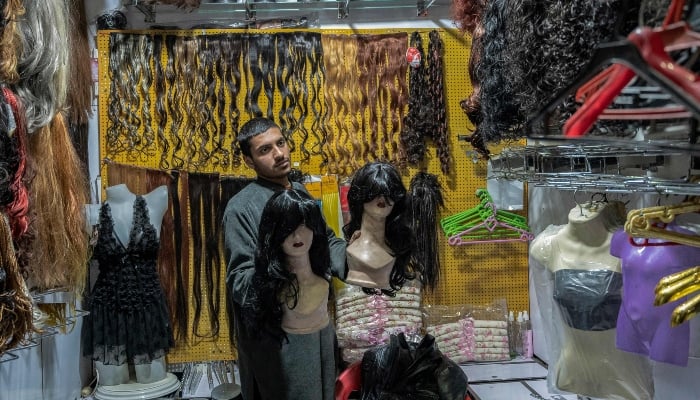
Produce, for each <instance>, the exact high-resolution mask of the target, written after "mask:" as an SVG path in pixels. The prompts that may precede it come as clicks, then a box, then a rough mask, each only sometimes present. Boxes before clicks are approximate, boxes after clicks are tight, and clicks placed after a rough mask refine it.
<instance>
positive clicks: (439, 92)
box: [428, 30, 452, 175]
mask: <svg viewBox="0 0 700 400" xmlns="http://www.w3.org/2000/svg"><path fill="white" fill-rule="evenodd" d="M429 38H430V42H429V43H428V57H429V61H430V62H429V63H428V90H429V91H430V97H431V99H432V103H433V115H434V120H435V125H434V129H433V135H432V137H433V142H435V144H436V146H437V151H436V153H437V156H438V158H439V159H440V169H441V170H442V173H443V174H445V175H447V174H449V173H450V164H451V163H452V157H451V154H450V141H449V137H448V135H449V132H448V130H447V128H448V126H447V108H446V105H445V87H444V76H443V74H444V71H443V67H442V57H443V43H442V39H441V38H440V33H438V31H436V30H433V31H430V34H429Z"/></svg>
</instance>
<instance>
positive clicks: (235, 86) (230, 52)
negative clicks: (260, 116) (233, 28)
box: [220, 34, 244, 168]
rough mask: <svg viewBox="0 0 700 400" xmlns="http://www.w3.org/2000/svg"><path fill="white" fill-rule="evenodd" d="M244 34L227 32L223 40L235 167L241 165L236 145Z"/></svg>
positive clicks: (225, 80) (223, 57) (228, 113)
mask: <svg viewBox="0 0 700 400" xmlns="http://www.w3.org/2000/svg"><path fill="white" fill-rule="evenodd" d="M243 37H244V36H243V35H240V34H227V35H225V36H224V37H223V38H222V40H221V53H222V60H223V61H224V62H223V63H220V64H225V67H226V70H225V72H224V74H223V81H222V82H224V83H225V85H226V90H227V91H228V95H229V99H230V100H229V105H228V111H227V118H225V119H228V120H230V121H231V137H232V139H231V160H232V165H233V167H234V168H239V167H240V166H241V161H242V157H241V150H240V149H239V148H238V146H236V139H235V138H236V136H238V125H239V120H240V116H241V111H240V108H239V106H238V98H239V96H238V95H239V92H240V90H241V68H242V67H241V54H242V51H243V40H242V38H243Z"/></svg>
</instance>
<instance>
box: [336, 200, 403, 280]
mask: <svg viewBox="0 0 700 400" xmlns="http://www.w3.org/2000/svg"><path fill="white" fill-rule="evenodd" d="M385 223H386V218H382V217H376V216H374V215H371V214H369V213H365V214H364V215H363V216H362V224H361V225H360V230H359V231H357V232H356V233H355V234H353V237H352V239H351V241H350V244H348V246H347V248H346V250H345V251H346V253H345V256H346V260H347V264H348V276H347V278H346V280H345V281H346V282H347V283H350V284H353V285H358V286H362V287H368V288H379V289H388V288H389V287H390V286H389V276H390V274H391V270H392V268H393V267H394V262H395V261H396V258H395V257H394V256H393V254H392V253H391V249H390V248H389V246H388V245H387V244H386V241H385V235H384V229H385Z"/></svg>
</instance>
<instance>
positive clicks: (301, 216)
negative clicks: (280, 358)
mask: <svg viewBox="0 0 700 400" xmlns="http://www.w3.org/2000/svg"><path fill="white" fill-rule="evenodd" d="M290 237H291V238H290ZM298 243H303V245H302V246H298V245H297V246H295V244H298ZM302 249H307V252H308V255H309V261H310V264H311V270H312V271H313V273H314V274H315V275H317V276H320V277H323V278H324V279H330V272H329V268H330V250H329V247H328V237H327V236H326V225H325V222H324V221H323V218H322V215H321V209H320V207H319V206H318V204H317V202H316V200H314V199H313V198H312V197H311V196H310V195H309V194H307V193H305V192H303V191H299V190H295V189H288V190H282V191H280V192H277V193H275V194H274V195H273V196H272V197H271V198H270V200H269V201H268V202H267V204H266V205H265V208H264V209H263V213H262V216H261V218H260V228H259V234H258V247H257V249H256V252H255V275H254V277H253V291H254V293H253V294H252V296H251V301H250V302H249V304H246V305H244V308H245V310H246V311H245V315H244V316H243V320H244V321H245V323H246V325H247V327H248V328H249V329H252V330H251V332H256V331H257V332H258V333H259V332H260V330H261V329H262V330H264V331H265V332H267V333H269V334H271V335H272V336H273V337H275V338H277V339H279V340H280V341H281V340H282V339H283V338H284V337H285V333H284V331H283V330H282V328H281V323H282V314H283V307H281V305H282V301H281V297H280V296H282V294H284V295H285V296H286V297H287V298H286V300H287V301H286V303H287V304H290V305H292V306H294V305H295V304H296V302H297V300H298V294H299V283H298V281H297V278H296V275H295V274H294V273H292V272H290V270H289V265H288V264H287V257H288V256H293V257H298V256H299V255H300V254H298V253H299V251H300V250H302ZM290 308H292V307H290Z"/></svg>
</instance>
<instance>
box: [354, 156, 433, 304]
mask: <svg viewBox="0 0 700 400" xmlns="http://www.w3.org/2000/svg"><path fill="white" fill-rule="evenodd" d="M379 196H384V197H385V198H387V199H389V200H391V201H392V202H394V208H393V209H392V210H391V213H390V214H389V215H388V216H387V218H386V223H385V232H384V234H385V241H386V244H387V246H389V249H391V251H392V253H393V255H394V257H395V261H394V267H393V268H392V270H391V275H390V277H389V284H390V286H391V288H392V289H393V290H395V291H396V290H399V289H401V287H402V286H403V283H404V282H405V281H406V280H411V279H414V278H415V276H416V275H415V273H416V272H421V270H420V268H418V267H419V266H417V265H415V260H414V259H413V257H412V251H413V249H414V243H415V238H414V235H413V231H412V230H411V227H410V212H409V213H407V211H410V210H409V209H408V208H407V207H408V200H407V191H406V187H405V186H404V184H403V181H402V180H401V175H400V174H399V171H398V170H397V169H396V167H394V166H393V165H391V164H389V163H386V162H381V161H376V162H371V163H368V164H365V165H364V166H363V167H362V168H360V169H359V170H357V172H355V175H354V176H353V178H352V181H351V182H350V190H348V205H349V207H350V222H348V223H347V224H345V226H343V233H344V234H345V239H346V240H350V238H351V237H352V234H353V233H355V232H356V231H358V230H360V226H361V225H362V214H363V212H364V205H365V203H367V202H370V201H372V200H373V199H375V198H377V197H379ZM409 263H411V264H412V265H409Z"/></svg>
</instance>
